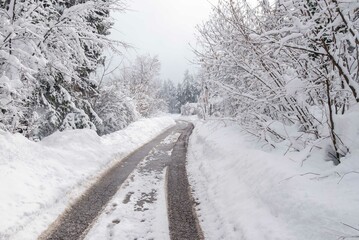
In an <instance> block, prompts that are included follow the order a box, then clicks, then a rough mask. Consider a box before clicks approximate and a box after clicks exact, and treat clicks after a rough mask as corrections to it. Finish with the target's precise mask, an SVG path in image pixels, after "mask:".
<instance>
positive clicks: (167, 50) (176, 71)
mask: <svg viewBox="0 0 359 240" xmlns="http://www.w3.org/2000/svg"><path fill="white" fill-rule="evenodd" d="M211 2H215V0H211ZM128 7H129V8H130V10H128V11H127V12H125V13H115V14H113V17H114V18H115V20H116V22H115V26H114V30H112V38H115V39H118V40H122V41H125V42H127V43H129V44H131V45H132V46H133V47H134V49H133V50H129V51H128V52H127V53H126V55H127V57H128V58H129V59H133V58H134V57H135V56H136V55H142V54H147V53H149V54H151V55H152V56H154V55H158V57H159V59H160V61H161V66H162V67H161V78H162V79H168V78H169V79H171V80H172V81H174V82H179V81H182V78H183V73H184V71H185V70H186V69H189V70H192V71H193V70H194V68H195V66H193V64H191V63H190V62H189V60H192V59H193V58H194V55H193V54H192V52H191V48H190V46H189V43H191V44H195V36H194V32H195V26H196V25H197V24H200V23H202V22H203V21H205V20H206V19H208V16H209V14H210V10H211V5H210V3H209V2H208V1H207V0H179V1H178V0H130V1H128Z"/></svg>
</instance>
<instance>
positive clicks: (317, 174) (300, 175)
mask: <svg viewBox="0 0 359 240" xmlns="http://www.w3.org/2000/svg"><path fill="white" fill-rule="evenodd" d="M306 175H316V176H320V174H319V173H313V172H307V173H302V174H297V175H294V176H291V177H289V178H285V179H283V180H281V181H280V182H279V183H281V182H284V181H287V180H290V179H292V178H295V177H303V176H306Z"/></svg>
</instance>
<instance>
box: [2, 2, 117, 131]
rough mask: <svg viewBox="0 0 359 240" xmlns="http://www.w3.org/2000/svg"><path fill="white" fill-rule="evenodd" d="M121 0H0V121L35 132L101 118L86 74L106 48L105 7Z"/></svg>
mask: <svg viewBox="0 0 359 240" xmlns="http://www.w3.org/2000/svg"><path fill="white" fill-rule="evenodd" d="M115 8H118V9H122V8H123V2H122V1H121V0H119V1H117V0H106V1H102V0H95V1H52V0H42V1H16V0H10V1H5V3H4V4H2V5H1V9H0V10H1V11H0V20H1V24H0V33H1V34H0V72H1V74H2V76H1V82H0V86H1V87H0V97H1V101H0V108H1V114H2V115H1V116H0V127H1V128H3V129H6V130H9V131H12V132H23V133H24V134H26V135H28V136H33V137H34V138H38V137H39V138H41V137H43V136H47V135H49V134H51V133H52V132H54V131H56V130H58V129H59V130H63V129H73V128H92V129H96V127H97V126H100V125H101V124H102V123H101V119H100V118H99V117H98V115H97V114H96V113H95V111H94V110H93V108H92V106H91V104H90V101H89V100H90V99H91V98H92V97H93V96H95V95H97V94H98V93H97V89H96V88H97V81H96V79H93V78H92V77H91V73H92V72H94V71H95V70H96V68H97V66H98V65H99V64H101V62H102V57H101V56H102V53H103V50H104V49H105V48H109V49H115V46H116V44H117V45H120V44H121V43H116V42H114V41H111V40H109V39H108V38H107V37H106V35H107V34H108V29H109V27H110V26H111V20H110V18H109V11H110V9H115Z"/></svg>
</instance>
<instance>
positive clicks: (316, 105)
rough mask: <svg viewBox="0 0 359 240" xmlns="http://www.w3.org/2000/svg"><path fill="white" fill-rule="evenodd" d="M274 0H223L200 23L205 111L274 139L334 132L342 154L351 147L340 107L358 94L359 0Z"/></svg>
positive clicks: (293, 140) (293, 141)
mask: <svg viewBox="0 0 359 240" xmlns="http://www.w3.org/2000/svg"><path fill="white" fill-rule="evenodd" d="M269 2H270V1H260V2H259V4H258V6H257V7H255V8H252V7H250V5H249V4H248V3H247V1H246V0H237V1H234V0H232V1H220V2H219V4H218V6H217V7H216V8H215V9H214V11H213V13H212V16H211V18H210V20H209V21H208V22H207V23H205V24H204V25H202V26H200V27H199V31H198V33H199V43H200V45H201V46H200V47H199V48H198V49H197V50H196V54H197V56H198V60H199V64H200V65H201V67H202V73H203V77H202V93H201V96H200V102H202V104H203V105H204V109H205V111H204V112H206V114H215V115H216V116H222V117H231V118H235V119H237V120H238V121H239V122H240V123H241V124H242V125H243V126H244V127H245V129H246V130H247V131H248V132H250V133H252V134H253V135H256V136H258V137H260V138H262V139H263V140H265V141H267V142H269V143H270V144H271V145H272V146H274V145H275V143H276V142H283V141H288V142H289V144H290V146H291V147H292V148H293V149H297V150H299V149H302V148H303V147H305V146H306V145H307V144H308V143H310V142H312V141H315V140H317V139H325V138H326V137H330V138H331V139H332V143H331V145H332V147H333V152H334V154H333V155H334V156H335V158H336V159H338V160H339V159H340V157H341V156H343V155H345V154H346V153H348V152H349V149H348V148H347V146H346V144H345V142H344V141H343V140H342V139H341V138H340V136H339V135H338V133H337V130H336V127H335V125H336V123H335V119H336V117H335V115H343V114H345V112H346V111H348V109H350V107H351V106H352V105H353V104H355V103H357V102H358V82H359V81H358V74H357V72H358V65H357V63H358V54H357V53H358V51H357V50H358V39H357V36H358V29H359V26H358V23H359V17H358V9H359V8H358V4H357V3H355V2H350V1H349V2H348V1H339V0H319V1H312V0H306V1H302V0H278V1H275V2H274V3H273V4H272V5H271V4H269ZM288 129H292V130H293V129H296V131H287V130H288ZM288 132H290V134H288Z"/></svg>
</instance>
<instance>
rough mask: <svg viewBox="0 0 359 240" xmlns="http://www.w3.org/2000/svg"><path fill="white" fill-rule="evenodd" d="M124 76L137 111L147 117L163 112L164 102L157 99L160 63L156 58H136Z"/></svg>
mask: <svg viewBox="0 0 359 240" xmlns="http://www.w3.org/2000/svg"><path fill="white" fill-rule="evenodd" d="M127 69H128V70H126V71H125V73H124V76H125V78H126V79H127V80H125V81H127V82H128V84H129V86H130V93H131V96H132V97H133V99H134V100H135V103H136V108H137V111H138V112H139V113H140V114H141V115H142V116H144V117H148V116H150V115H152V114H154V113H156V112H157V111H161V110H165V107H166V106H165V105H166V104H165V102H164V101H163V100H162V99H159V98H158V97H157V95H158V92H159V90H160V87H159V84H160V80H159V74H160V69H161V63H160V61H159V60H158V57H157V56H154V57H151V56H150V55H142V56H138V57H137V58H136V60H135V61H134V63H133V64H132V65H131V66H130V67H128V68H127Z"/></svg>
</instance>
